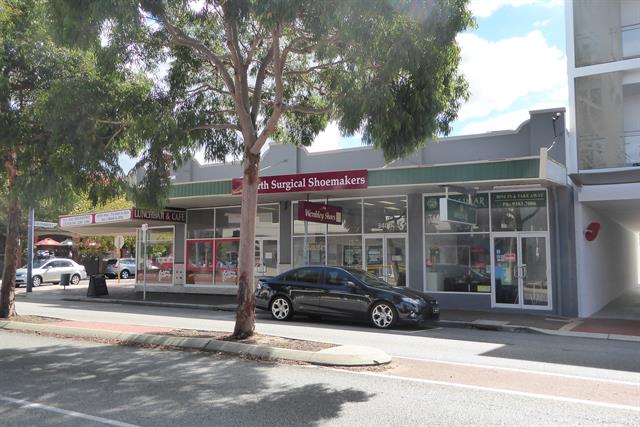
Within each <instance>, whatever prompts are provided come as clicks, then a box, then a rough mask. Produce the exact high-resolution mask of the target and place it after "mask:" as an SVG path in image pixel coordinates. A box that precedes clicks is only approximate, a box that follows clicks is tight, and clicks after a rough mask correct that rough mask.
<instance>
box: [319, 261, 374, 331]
mask: <svg viewBox="0 0 640 427" xmlns="http://www.w3.org/2000/svg"><path fill="white" fill-rule="evenodd" d="M322 288H323V290H322V292H321V293H319V295H318V307H319V310H320V311H321V312H322V314H323V315H325V316H331V317H340V318H347V319H354V320H361V319H363V318H366V316H367V310H368V309H369V303H370V301H371V297H370V295H369V294H368V293H367V290H366V288H365V287H364V286H362V285H360V284H359V282H358V281H357V280H356V279H355V278H353V276H351V275H350V274H349V273H347V272H346V271H344V270H342V269H339V268H332V267H327V268H326V269H325V276H324V284H323V286H322Z"/></svg>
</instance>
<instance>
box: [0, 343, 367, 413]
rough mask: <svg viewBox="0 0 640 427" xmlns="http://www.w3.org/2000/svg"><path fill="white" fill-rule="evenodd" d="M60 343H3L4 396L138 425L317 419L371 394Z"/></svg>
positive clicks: (251, 368) (257, 366)
mask: <svg viewBox="0 0 640 427" xmlns="http://www.w3.org/2000/svg"><path fill="white" fill-rule="evenodd" d="M16 335H18V334H16ZM20 337H25V338H24V339H25V340H29V336H27V335H20ZM31 337H33V336H31ZM33 338H34V339H35V338H37V340H38V341H40V342H42V341H41V340H43V338H40V337H33ZM65 341H66V340H56V342H57V345H38V346H32V347H28V346H27V347H22V348H6V347H5V348H4V349H0V360H2V365H3V366H2V375H1V376H0V388H2V390H3V392H2V394H3V395H4V396H9V397H12V398H15V399H25V400H28V401H31V402H37V403H40V404H45V405H50V406H54V407H57V408H64V409H66V410H73V411H78V412H82V413H88V414H91V415H95V416H100V417H104V418H109V419H116V420H120V421H125V422H130V423H135V424H142V425H299V424H300V422H301V421H302V420H304V421H303V422H304V424H305V425H320V424H322V423H323V422H326V421H328V420H331V419H333V418H336V417H338V416H339V414H340V411H341V408H342V406H343V405H345V404H350V403H358V402H365V401H367V400H369V399H370V398H371V397H373V396H374V395H372V394H368V393H365V392H363V391H360V390H355V389H342V390H339V389H334V388H332V387H331V385H330V384H322V383H314V384H306V385H297V384H296V381H292V380H290V379H288V378H286V377H285V376H283V377H282V378H281V379H280V378H278V371H280V370H282V371H284V370H283V369H282V368H279V369H272V368H273V367H274V365H273V364H271V363H267V362H254V361H247V360H238V359H231V358H227V357H223V356H219V355H214V354H201V353H197V352H192V353H190V352H186V353H185V352H174V351H154V350H143V349H135V348H128V347H121V346H111V345H93V344H89V345H88V346H87V345H79V346H75V345H65ZM28 342H31V341H28ZM36 342H37V341H36ZM47 342H49V341H47ZM300 377H301V378H303V374H300ZM299 383H302V381H299ZM3 405H4V403H3V402H0V408H1V407H2V406H3ZM0 413H3V415H2V418H3V422H2V423H3V425H13V424H14V423H15V424H16V425H21V423H20V421H22V422H23V421H24V418H22V415H24V414H23V411H8V412H7V411H2V410H0ZM11 414H13V416H15V417H16V419H12V415H11ZM17 417H20V418H19V419H18V418H17ZM301 417H303V418H301ZM51 421H53V420H51ZM47 424H48V425H50V423H48V422H47Z"/></svg>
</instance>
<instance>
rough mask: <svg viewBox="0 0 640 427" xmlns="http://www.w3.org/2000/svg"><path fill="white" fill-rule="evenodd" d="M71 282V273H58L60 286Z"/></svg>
mask: <svg viewBox="0 0 640 427" xmlns="http://www.w3.org/2000/svg"><path fill="white" fill-rule="evenodd" d="M69 283H71V273H64V274H61V275H60V286H65V287H66V286H69Z"/></svg>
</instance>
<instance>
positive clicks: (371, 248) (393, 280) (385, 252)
mask: <svg viewBox="0 0 640 427" xmlns="http://www.w3.org/2000/svg"><path fill="white" fill-rule="evenodd" d="M364 251H365V255H364V262H365V270H367V271H368V272H369V273H371V274H374V275H376V276H377V277H380V278H381V279H383V280H384V281H386V282H388V283H389V284H391V285H394V286H406V281H407V279H406V277H407V239H406V237H404V236H376V237H365V239H364Z"/></svg>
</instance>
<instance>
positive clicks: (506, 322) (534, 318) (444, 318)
mask: <svg viewBox="0 0 640 427" xmlns="http://www.w3.org/2000/svg"><path fill="white" fill-rule="evenodd" d="M107 282H108V288H109V295H108V296H103V297H98V298H88V297H86V284H85V283H84V282H83V283H81V284H80V286H75V287H74V286H71V287H68V288H67V289H62V288H60V287H59V286H47V287H41V288H38V289H36V290H35V292H34V293H37V296H38V298H51V299H60V300H64V301H75V302H86V303H99V304H100V303H101V304H134V305H146V306H156V307H175V308H187V309H202V310H219V311H235V309H236V303H235V296H233V295H202V294H168V293H153V292H147V294H146V300H143V295H142V293H141V292H135V290H134V281H133V280H127V281H124V280H123V281H121V283H120V284H119V285H118V284H117V282H116V280H108V281H107ZM24 294H25V291H24V288H21V289H19V290H17V297H18V298H21V297H25V295H24ZM439 325H440V326H442V327H457V328H476V329H484V330H497V331H508V332H530V333H541V334H548V335H557V336H570V337H580V338H595V339H609V340H620V341H633V342H640V319H637V320H636V319H606V318H588V319H576V318H567V317H558V316H540V315H530V314H522V313H506V312H495V311H491V312H488V311H473V310H451V309H442V311H441V314H440V322H439Z"/></svg>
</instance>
